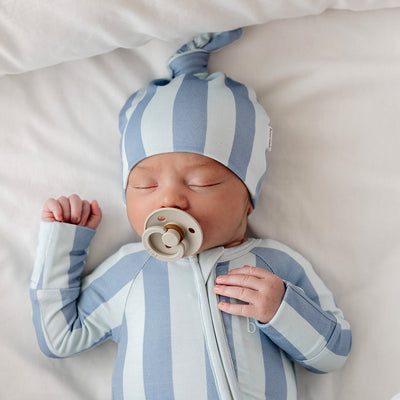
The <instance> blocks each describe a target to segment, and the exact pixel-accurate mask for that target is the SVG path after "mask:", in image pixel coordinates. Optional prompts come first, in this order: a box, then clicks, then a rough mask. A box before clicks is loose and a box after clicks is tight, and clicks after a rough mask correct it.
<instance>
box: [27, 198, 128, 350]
mask: <svg viewBox="0 0 400 400" xmlns="http://www.w3.org/2000/svg"><path fill="white" fill-rule="evenodd" d="M88 206H89V207H88ZM100 220H101V211H100V208H99V206H98V204H97V202H96V201H94V202H92V203H91V204H89V203H88V202H85V201H82V200H81V199H80V198H79V197H78V196H76V195H72V196H70V197H69V198H66V197H61V198H59V199H58V200H54V199H49V200H48V201H47V202H46V204H45V206H44V208H43V213H42V221H41V225H40V234H39V243H38V249H37V255H36V260H35V266H34V270H33V274H32V280H31V300H32V308H33V321H34V325H35V328H36V333H37V337H38V341H39V345H40V347H41V349H42V351H43V352H44V353H45V354H46V355H48V356H50V357H68V356H70V355H73V354H76V353H79V352H81V351H84V350H87V349H89V348H91V347H92V346H93V345H95V344H97V343H99V342H101V341H103V340H105V339H107V338H108V337H109V336H110V334H111V332H112V329H113V328H114V327H116V326H118V324H119V323H120V320H121V318H122V317H121V313H122V311H121V310H123V308H122V307H121V310H120V309H118V310H116V309H115V303H116V301H109V297H110V296H109V293H108V294H107V290H105V289H104V286H100V285H97V284H96V282H99V281H100V280H101V277H102V276H103V275H104V274H105V273H106V271H108V269H109V268H111V266H112V265H114V262H117V260H116V259H115V257H114V256H112V257H110V258H109V259H108V260H107V263H106V262H105V263H103V264H102V266H100V267H98V268H96V270H95V271H94V272H93V273H92V274H90V275H89V276H88V277H86V278H85V279H84V280H82V281H81V274H82V272H83V269H84V266H85V260H86V257H87V251H88V247H89V244H90V242H91V240H92V238H93V237H94V234H95V231H94V228H96V227H97V226H98V224H99V223H100ZM60 222H63V223H60ZM113 257H114V258H113ZM108 277H109V279H112V278H111V277H110V275H108ZM88 281H90V282H91V281H93V282H94V283H93V284H89V283H87V282H88ZM121 296H122V297H123V296H125V293H124V292H123V290H120V288H117V289H116V292H115V293H113V299H119V298H120V297H121Z"/></svg>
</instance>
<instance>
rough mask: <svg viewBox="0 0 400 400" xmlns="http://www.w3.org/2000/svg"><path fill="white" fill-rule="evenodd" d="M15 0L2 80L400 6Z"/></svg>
mask: <svg viewBox="0 0 400 400" xmlns="http://www.w3.org/2000/svg"><path fill="white" fill-rule="evenodd" d="M167 4H168V6H166V3H165V2H164V1H162V0H154V1H151V2H149V1H146V0H131V1H124V0H108V1H107V0H86V1H80V0H60V1H57V2H47V1H42V0H30V1H24V0H19V1H17V0H15V1H8V2H3V4H2V12H1V13H0V38H1V43H0V76H1V75H4V74H15V73H21V72H25V71H29V70H33V69H37V68H41V67H46V66H50V65H54V64H58V63H60V62H64V61H69V60H76V59H81V58H86V57H90V56H93V55H97V54H102V53H106V52H109V51H111V50H113V49H115V48H118V47H127V48H132V47H136V46H140V45H142V44H144V43H146V42H147V41H148V40H150V39H151V38H159V39H162V40H176V39H179V40H182V42H183V41H187V40H188V39H189V38H190V37H191V36H193V35H195V34H196V33H199V32H207V31H222V30H228V29H233V28H237V27H240V26H248V25H255V24H260V23H265V22H268V21H271V20H276V19H283V18H293V17H301V16H305V15H316V14H320V13H322V12H323V11H325V10H326V9H328V8H332V9H347V10H354V11H358V10H371V9H377V8H388V7H400V0H368V1H367V0H365V1H360V0H347V1H346V0H318V1H317V0H282V1H275V0H268V1H265V0H264V1H262V0H260V1H258V2H255V1H252V2H246V1H241V0H202V1H201V2H196V1H193V2H191V4H190V6H188V1H187V0H174V1H169V2H168V3H167Z"/></svg>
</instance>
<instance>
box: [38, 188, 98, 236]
mask: <svg viewBox="0 0 400 400" xmlns="http://www.w3.org/2000/svg"><path fill="white" fill-rule="evenodd" d="M42 220H43V221H50V222H55V221H57V222H66V223H69V224H74V225H80V226H85V227H87V228H91V229H96V228H97V227H98V225H99V224H100V221H101V209H100V207H99V205H98V203H97V201H96V200H94V201H92V202H91V203H89V202H88V201H87V200H81V198H80V197H79V196H78V195H76V194H73V195H71V196H69V197H65V196H62V197H60V198H59V199H57V200H55V199H48V200H47V201H46V203H45V204H44V207H43V211H42Z"/></svg>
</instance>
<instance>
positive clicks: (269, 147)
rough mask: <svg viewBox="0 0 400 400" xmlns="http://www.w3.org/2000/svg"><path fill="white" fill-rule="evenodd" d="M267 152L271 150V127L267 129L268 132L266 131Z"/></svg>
mask: <svg viewBox="0 0 400 400" xmlns="http://www.w3.org/2000/svg"><path fill="white" fill-rule="evenodd" d="M267 150H268V151H271V150H272V126H270V127H269V131H268V147H267Z"/></svg>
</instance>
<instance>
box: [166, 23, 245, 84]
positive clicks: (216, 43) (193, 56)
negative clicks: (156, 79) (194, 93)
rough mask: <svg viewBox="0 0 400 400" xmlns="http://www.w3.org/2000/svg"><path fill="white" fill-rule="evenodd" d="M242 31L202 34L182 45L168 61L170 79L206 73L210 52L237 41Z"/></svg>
mask: <svg viewBox="0 0 400 400" xmlns="http://www.w3.org/2000/svg"><path fill="white" fill-rule="evenodd" d="M241 34H242V30H241V29H240V28H239V29H235V30H233V31H227V32H217V33H203V34H201V35H198V36H196V37H195V38H194V39H193V40H192V41H191V42H189V43H187V44H185V45H183V46H182V47H181V48H180V49H179V50H178V51H177V52H176V53H175V54H174V55H173V56H172V57H171V58H170V59H169V61H168V68H169V70H170V73H171V76H172V78H174V77H176V76H179V75H182V74H198V73H204V72H207V66H208V59H209V57H210V52H212V51H216V50H219V49H221V48H222V47H225V46H227V45H228V44H230V43H232V42H234V41H235V40H237V39H239V37H240V36H241Z"/></svg>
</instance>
